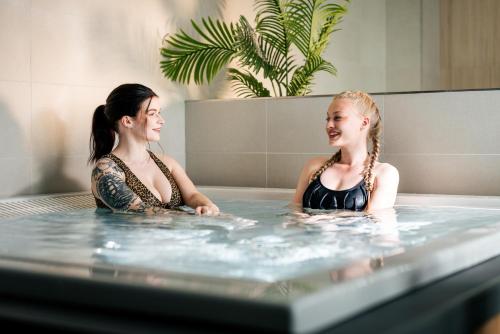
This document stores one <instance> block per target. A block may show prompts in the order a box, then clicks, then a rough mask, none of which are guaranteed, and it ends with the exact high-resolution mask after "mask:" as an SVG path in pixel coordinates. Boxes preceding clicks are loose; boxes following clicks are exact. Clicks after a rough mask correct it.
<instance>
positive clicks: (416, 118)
mask: <svg viewBox="0 0 500 334" xmlns="http://www.w3.org/2000/svg"><path fill="white" fill-rule="evenodd" d="M384 104H385V135H384V136H385V152H386V153H389V154H400V153H409V154H412V153H423V154H425V153H441V154H444V153H448V154H450V153H452V154H471V153H472V154H493V153H494V154H497V153H500V146H499V145H498V142H499V141H500V131H498V129H499V128H500V113H499V112H498V105H500V91H472V92H446V93H425V94H400V95H387V96H385V102H384Z"/></svg>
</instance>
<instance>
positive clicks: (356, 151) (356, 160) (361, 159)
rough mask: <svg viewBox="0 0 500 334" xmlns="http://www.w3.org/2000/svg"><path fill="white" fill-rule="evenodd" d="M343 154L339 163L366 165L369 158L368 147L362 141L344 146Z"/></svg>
mask: <svg viewBox="0 0 500 334" xmlns="http://www.w3.org/2000/svg"><path fill="white" fill-rule="evenodd" d="M341 150H342V154H341V156H340V160H339V163H340V164H345V165H349V166H351V167H352V166H358V165H364V164H365V162H366V159H367V158H368V147H367V146H366V144H363V143H360V144H359V145H356V146H348V147H342V148H341Z"/></svg>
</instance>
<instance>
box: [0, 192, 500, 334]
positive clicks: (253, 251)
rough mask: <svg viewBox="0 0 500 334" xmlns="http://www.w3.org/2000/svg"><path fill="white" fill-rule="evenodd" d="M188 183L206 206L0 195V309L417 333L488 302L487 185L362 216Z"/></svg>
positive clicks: (30, 319) (109, 318) (232, 326)
mask: <svg viewBox="0 0 500 334" xmlns="http://www.w3.org/2000/svg"><path fill="white" fill-rule="evenodd" d="M200 190H202V191H203V192H204V193H205V194H207V195H208V196H209V197H211V198H212V199H214V200H215V201H216V202H217V204H218V205H219V206H220V208H221V209H222V211H223V212H224V214H223V215H222V216H221V217H217V218H213V217H197V216H193V215H192V214H191V213H192V211H190V210H189V209H186V210H184V211H183V212H179V213H175V214H173V215H171V216H168V217H165V216H162V217H144V216H139V215H125V214H119V215H116V214H110V213H108V212H107V211H105V210H104V211H103V210H97V211H96V210H95V208H94V202H93V198H92V196H91V195H90V194H88V193H75V194H63V195H51V196H33V197H23V198H13V199H7V200H3V201H0V229H1V231H2V233H1V236H0V282H1V284H0V320H2V321H4V322H6V323H8V324H15V325H16V326H24V327H26V326H28V327H29V328H30V329H31V328H39V327H40V328H50V329H51V330H61V331H89V332H119V333H121V332H123V333H132V332H165V331H167V332H168V331H176V332H207V331H208V332H210V331H212V332H241V331H247V332H256V331H267V332H293V333H313V332H321V331H328V332H332V333H347V332H353V333H354V332H360V331H368V330H369V331H375V332H384V331H385V332H389V331H397V332H401V331H406V332H415V333H418V332H422V331H427V330H433V331H436V330H439V329H442V328H441V327H440V326H444V325H443V324H447V325H446V326H455V327H452V328H454V329H455V330H456V331H458V332H460V331H463V332H468V331H470V330H471V329H475V328H477V326H478V325H479V324H481V323H482V322H484V320H486V319H487V318H488V317H489V316H491V315H493V314H495V313H496V312H497V311H498V307H497V306H498V305H497V304H498V300H499V299H498V298H497V296H500V293H499V292H498V290H499V288H498V286H500V284H499V282H498V281H499V280H500V269H499V268H500V258H497V256H498V255H499V254H500V248H499V247H498V244H499V243H500V230H499V227H500V198H499V197H480V196H451V195H411V194H400V195H399V196H398V199H397V205H396V207H395V211H390V210H389V211H385V212H383V213H380V214H377V215H370V216H366V215H363V214H357V213H349V212H343V213H342V212H341V213H339V212H335V213H326V214H325V213H320V212H309V213H307V214H302V213H300V212H298V213H297V212H294V211H293V210H291V209H290V208H289V207H287V203H288V202H289V200H290V199H291V197H292V194H293V191H292V190H282V189H255V188H214V187H205V188H203V187H202V188H200ZM471 305H472V306H471ZM474 305H476V306H477V305H480V306H481V307H480V308H476V307H474V308H473V306H474ZM450 324H451V325H450ZM447 329H449V327H447Z"/></svg>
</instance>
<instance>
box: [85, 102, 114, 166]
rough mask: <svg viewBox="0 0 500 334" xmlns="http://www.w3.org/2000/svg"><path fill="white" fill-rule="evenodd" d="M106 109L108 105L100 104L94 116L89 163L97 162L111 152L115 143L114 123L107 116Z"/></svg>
mask: <svg viewBox="0 0 500 334" xmlns="http://www.w3.org/2000/svg"><path fill="white" fill-rule="evenodd" d="M105 110H106V106H105V105H100V106H99V107H97V108H96V110H95V111H94V116H93V117H92V133H91V135H90V143H89V146H90V158H89V161H88V162H89V163H91V162H92V163H95V162H96V161H97V160H99V159H100V158H101V157H102V156H104V155H106V154H108V153H109V152H111V150H112V149H113V145H114V144H115V130H114V125H113V124H111V122H110V121H109V120H108V118H107V117H106V114H105Z"/></svg>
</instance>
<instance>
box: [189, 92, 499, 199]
mask: <svg viewBox="0 0 500 334" xmlns="http://www.w3.org/2000/svg"><path fill="white" fill-rule="evenodd" d="M374 98H375V100H376V102H377V104H378V105H379V107H380V109H381V111H382V117H383V122H384V133H383V146H382V156H381V161H387V162H389V163H391V164H393V165H395V166H396V167H397V168H398V169H399V172H400V187H399V191H400V192H406V193H436V194H472V195H500V168H499V166H500V145H498V142H500V131H499V129H500V112H499V106H500V91H499V90H490V91H469V92H436V93H414V94H390V95H375V96H374ZM330 101H331V96H327V97H303V98H281V99H254V100H251V99H246V100H210V101H188V102H186V160H187V170H188V173H189V174H190V176H191V177H192V178H193V179H194V181H195V183H197V184H199V185H220V186H254V187H277V188H294V187H295V185H296V182H297V177H298V175H299V173H300V170H301V168H302V166H303V165H304V163H305V162H306V161H307V160H308V159H310V158H312V157H315V156H320V155H330V154H331V153H332V152H333V150H332V148H331V147H329V146H328V144H327V143H328V142H327V138H326V135H325V132H324V118H325V113H326V109H327V107H328V104H329V103H330Z"/></svg>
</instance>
